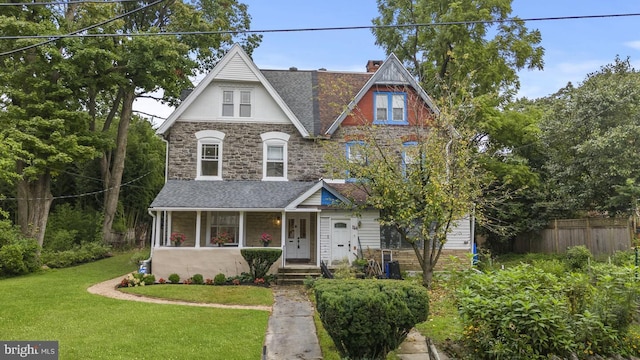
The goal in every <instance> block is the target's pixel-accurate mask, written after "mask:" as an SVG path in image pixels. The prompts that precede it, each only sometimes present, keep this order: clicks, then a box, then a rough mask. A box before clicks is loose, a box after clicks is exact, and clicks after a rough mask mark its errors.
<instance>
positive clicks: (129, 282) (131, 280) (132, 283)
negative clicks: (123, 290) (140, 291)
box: [120, 273, 156, 287]
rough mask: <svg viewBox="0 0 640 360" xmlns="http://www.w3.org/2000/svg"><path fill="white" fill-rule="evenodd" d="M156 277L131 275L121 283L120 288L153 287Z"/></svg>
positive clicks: (139, 274) (138, 274)
mask: <svg viewBox="0 0 640 360" xmlns="http://www.w3.org/2000/svg"><path fill="white" fill-rule="evenodd" d="M155 282H156V277H155V276H154V275H152V274H141V273H131V274H129V275H127V276H126V277H125V278H124V279H122V281H120V287H136V286H145V285H153V284H154V283H155Z"/></svg>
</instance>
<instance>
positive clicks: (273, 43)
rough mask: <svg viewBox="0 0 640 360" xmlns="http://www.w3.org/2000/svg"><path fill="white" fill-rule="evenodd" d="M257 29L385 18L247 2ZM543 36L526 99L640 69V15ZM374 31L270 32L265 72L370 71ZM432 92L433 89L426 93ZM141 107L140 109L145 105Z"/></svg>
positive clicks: (599, 0)
mask: <svg viewBox="0 0 640 360" xmlns="http://www.w3.org/2000/svg"><path fill="white" fill-rule="evenodd" d="M243 2H244V3H245V4H247V5H248V7H249V8H248V11H249V14H250V15H251V17H252V21H251V27H252V29H253V30H272V29H296V28H325V27H341V26H366V25H371V19H373V18H374V17H376V16H377V15H378V9H377V5H376V1H375V0H319V1H318V0H315V1H304V0H243ZM512 5H513V12H512V16H518V17H520V18H523V19H525V18H541V17H559V16H580V15H605V14H623V13H640V1H636V0H606V1H604V0H514V1H513V3H512ZM527 27H528V28H530V29H533V28H537V29H539V30H540V31H541V33H542V43H541V46H542V47H544V48H545V56H544V62H545V66H544V70H543V71H522V72H521V73H520V82H521V90H520V93H519V95H520V96H525V97H528V98H537V97H542V96H546V95H549V94H551V93H554V92H555V91H557V90H558V89H560V88H561V87H563V86H565V85H566V84H567V82H569V81H571V82H573V83H574V84H578V83H580V82H581V81H583V80H584V78H585V76H586V75H587V74H588V73H590V72H593V71H597V70H598V69H599V68H600V67H601V66H603V65H606V64H608V63H611V62H613V61H614V58H615V56H616V55H620V56H621V57H622V58H626V57H627V56H628V57H630V59H631V62H632V64H633V65H634V66H635V67H636V68H640V31H639V28H640V16H635V17H617V18H603V19H579V20H556V21H535V22H528V23H527ZM385 58H386V55H385V53H384V51H383V50H382V48H380V47H378V46H376V45H375V38H374V36H373V35H372V33H371V31H370V30H367V29H362V30H340V31H314V32H284V33H266V34H264V35H263V39H262V43H261V45H260V46H259V47H258V48H257V49H256V50H255V51H254V53H253V60H254V62H255V63H256V64H257V65H258V67H259V68H264V69H288V68H289V67H291V66H295V67H297V68H298V69H301V70H310V69H319V68H326V69H327V70H343V71H364V68H365V64H366V62H367V60H373V59H380V60H384V59H385ZM426 90H427V92H428V91H429V90H428V89H426ZM139 107H140V106H139ZM141 110H143V111H146V112H149V113H153V114H156V115H159V116H165V117H166V116H168V114H169V113H170V109H162V108H160V107H158V106H157V105H156V106H153V107H152V108H151V109H149V108H147V107H146V106H145V109H141Z"/></svg>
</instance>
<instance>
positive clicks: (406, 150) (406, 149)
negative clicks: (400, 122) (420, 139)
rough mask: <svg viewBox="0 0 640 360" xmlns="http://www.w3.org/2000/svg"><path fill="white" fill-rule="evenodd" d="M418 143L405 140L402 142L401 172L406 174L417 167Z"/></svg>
mask: <svg viewBox="0 0 640 360" xmlns="http://www.w3.org/2000/svg"><path fill="white" fill-rule="evenodd" d="M418 156H419V155H418V143H417V142H416V141H407V142H405V143H403V144H402V174H403V175H404V176H408V175H409V173H411V172H412V171H415V170H417V169H418V165H419V163H418V159H416V158H417V157H418Z"/></svg>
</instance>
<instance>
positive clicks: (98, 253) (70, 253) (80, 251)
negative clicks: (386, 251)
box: [41, 242, 111, 268]
mask: <svg viewBox="0 0 640 360" xmlns="http://www.w3.org/2000/svg"><path fill="white" fill-rule="evenodd" d="M110 255H111V247H109V246H108V245H104V244H99V243H95V242H93V243H86V244H82V245H81V246H75V247H74V248H73V249H70V250H64V251H49V250H45V251H43V252H42V255H41V259H42V263H43V264H45V265H47V266H48V267H50V268H64V267H69V266H73V265H78V264H82V263H86V262H90V261H95V260H99V259H103V258H105V257H109V256H110Z"/></svg>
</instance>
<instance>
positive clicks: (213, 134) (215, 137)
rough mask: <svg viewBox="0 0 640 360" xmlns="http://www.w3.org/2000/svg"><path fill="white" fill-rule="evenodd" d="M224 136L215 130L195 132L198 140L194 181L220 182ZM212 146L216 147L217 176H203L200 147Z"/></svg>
mask: <svg viewBox="0 0 640 360" xmlns="http://www.w3.org/2000/svg"><path fill="white" fill-rule="evenodd" d="M224 136H225V134H224V133H223V132H220V131H216V130H202V131H198V132H196V139H198V151H197V162H196V163H197V166H196V180H222V158H223V154H224V152H223V140H224ZM204 144H213V145H216V144H217V145H218V176H205V175H200V174H201V173H202V145H204Z"/></svg>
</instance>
